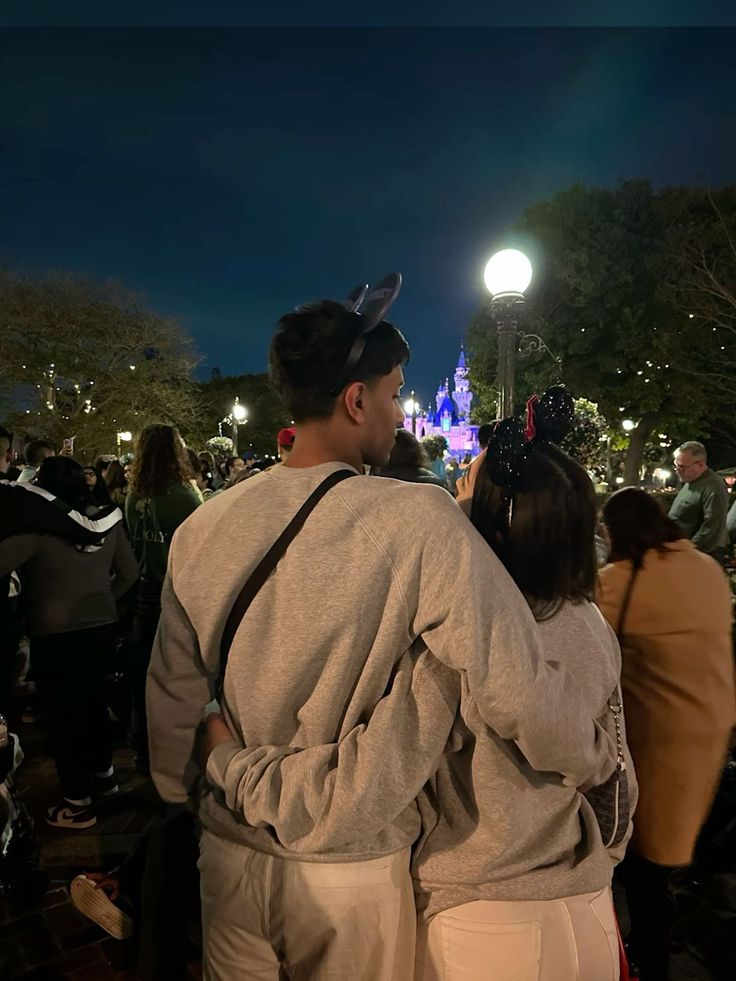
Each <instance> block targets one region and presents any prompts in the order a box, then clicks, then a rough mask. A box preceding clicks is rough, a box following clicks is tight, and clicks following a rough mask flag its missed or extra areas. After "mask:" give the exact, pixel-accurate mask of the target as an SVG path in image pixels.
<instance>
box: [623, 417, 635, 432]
mask: <svg viewBox="0 0 736 981" xmlns="http://www.w3.org/2000/svg"><path fill="white" fill-rule="evenodd" d="M621 425H622V426H623V427H624V429H625V430H626V432H627V433H630V432H633V430H634V429H636V423H635V422H634V420H633V419H624V421H623V422H622V423H621Z"/></svg>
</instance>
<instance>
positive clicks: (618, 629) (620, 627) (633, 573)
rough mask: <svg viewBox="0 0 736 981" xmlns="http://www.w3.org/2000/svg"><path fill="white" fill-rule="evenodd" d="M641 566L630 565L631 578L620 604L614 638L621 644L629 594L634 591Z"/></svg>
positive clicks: (634, 563)
mask: <svg viewBox="0 0 736 981" xmlns="http://www.w3.org/2000/svg"><path fill="white" fill-rule="evenodd" d="M640 568H641V566H639V565H637V563H636V562H633V563H632V568H631V578H630V579H629V584H628V586H627V587H626V592H625V593H624V601H623V603H622V604H621V612H620V613H619V616H618V626H617V627H616V636H617V637H618V640H619V643H621V635H622V634H623V632H624V623H625V622H626V614H627V613H628V612H629V603H630V602H631V594H632V593H633V591H634V583H635V581H636V577H637V576H638V575H639V569H640Z"/></svg>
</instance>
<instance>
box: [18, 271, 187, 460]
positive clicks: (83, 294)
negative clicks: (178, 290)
mask: <svg viewBox="0 0 736 981" xmlns="http://www.w3.org/2000/svg"><path fill="white" fill-rule="evenodd" d="M0 323H1V325H2V330H0V387H1V388H2V391H3V394H4V396H5V397H6V398H7V399H8V400H9V401H10V403H11V404H12V405H13V407H14V409H13V411H12V412H11V415H10V417H9V418H8V424H9V425H10V426H11V427H13V428H14V429H15V430H16V431H20V432H23V433H25V434H26V435H28V436H44V437H46V438H48V439H50V440H51V441H52V442H54V443H55V444H56V446H57V447H61V443H62V440H63V438H64V437H66V436H76V438H77V441H76V446H75V450H76V454H77V455H78V456H80V457H82V458H85V459H92V458H93V457H94V456H96V455H97V454H99V453H106V452H111V451H113V450H114V449H115V447H116V434H117V433H118V432H120V431H122V432H125V431H130V432H132V433H134V434H135V433H136V432H138V431H139V430H140V429H142V428H143V427H144V426H145V425H147V424H149V423H153V422H171V423H174V424H176V425H177V426H178V427H179V428H180V430H181V432H182V435H184V437H185V438H186V437H187V436H188V435H189V434H190V433H191V432H193V431H194V429H195V428H196V426H197V421H198V416H199V413H200V410H201V406H200V397H199V393H198V390H197V387H196V385H195V383H194V380H193V378H192V372H193V370H194V368H195V366H196V364H197V362H198V360H199V358H198V355H197V353H196V351H195V349H194V345H193V342H192V340H191V339H190V338H189V337H188V336H187V335H186V334H185V333H184V331H183V330H182V329H181V328H180V327H179V325H178V324H177V323H176V322H175V321H174V320H172V319H170V318H167V317H161V316H159V315H157V314H154V313H152V312H151V311H149V310H147V309H146V308H145V307H144V305H143V303H142V301H141V300H140V298H138V297H136V296H134V295H133V294H131V293H129V292H127V291H125V290H124V289H123V288H122V287H120V286H119V285H117V284H115V283H104V284H101V283H93V282H89V281H86V280H81V279H75V278H73V277H71V276H66V275H61V274H52V275H48V276H46V277H44V278H41V279H32V278H29V277H26V276H22V275H19V274H14V273H11V272H8V271H0Z"/></svg>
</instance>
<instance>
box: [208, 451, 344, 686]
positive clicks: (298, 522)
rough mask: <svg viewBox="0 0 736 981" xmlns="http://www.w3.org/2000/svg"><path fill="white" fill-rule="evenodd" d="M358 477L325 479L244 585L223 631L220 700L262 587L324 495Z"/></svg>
mask: <svg viewBox="0 0 736 981" xmlns="http://www.w3.org/2000/svg"><path fill="white" fill-rule="evenodd" d="M357 476H358V475H357V473H356V472H355V471H354V470H335V471H334V472H333V473H331V474H330V475H329V476H328V477H326V478H325V479H324V480H323V481H322V483H321V484H320V485H319V487H317V488H316V490H314V491H312V493H311V494H310V495H309V497H308V498H307V499H306V501H305V502H304V504H302V506H301V507H300V508H299V510H298V511H297V513H296V514H295V515H294V517H293V518H292V519H291V521H290V522H289V524H288V525H287V526H286V528H284V530H283V531H282V532H281V534H280V535H279V537H278V538H277V539H276V541H275V542H274V543H273V545H272V546H271V548H270V549H269V550H268V551H267V552H266V554H265V555H264V557H263V558H262V559H261V561H260V562H259V563H258V565H257V566H256V567H255V569H254V570H253V572H252V573H251V574H250V576H249V577H248V579H247V580H246V582H245V585H244V586H243V588H242V589H241V590H240V592H239V593H238V597H237V599H236V600H235V602H234V603H233V608H232V610H230V615H229V616H228V618H227V622H226V623H225V629H224V630H223V632H222V640H221V641H220V667H219V671H218V682H217V697H218V698H220V697H221V695H222V686H223V684H224V682H225V671H226V670H227V660H228V656H229V654H230V647H231V645H232V642H233V640H234V638H235V634H236V633H237V631H238V627H239V626H240V623H241V621H242V619H243V617H244V616H245V614H246V612H247V610H248V607H249V606H250V605H251V603H252V602H253V600H254V599H255V598H256V596H257V595H258V593H259V591H260V589H261V587H262V586H263V584H264V583H265V582H266V580H267V579H268V577H269V576H270V575H271V573H272V572H273V570H274V569H275V568H276V566H277V565H278V564H279V562H280V561H281V559H282V558H283V557H284V554H285V552H286V550H287V548H288V547H289V545H291V543H292V542H293V541H294V539H295V538H296V536H297V535H298V534H299V532H300V531H301V530H302V528H303V527H304V522H305V521H306V520H307V518H308V517H309V515H310V514H311V513H312V511H313V510H314V509H315V507H316V506H317V505H318V504H319V502H320V501H321V500H322V498H323V497H324V496H325V494H326V493H327V492H328V491H329V490H332V488H333V487H334V486H335V484H339V483H340V482H341V481H343V480H347V478H348V477H357Z"/></svg>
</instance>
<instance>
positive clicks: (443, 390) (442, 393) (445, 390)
mask: <svg viewBox="0 0 736 981" xmlns="http://www.w3.org/2000/svg"><path fill="white" fill-rule="evenodd" d="M449 394H450V380H449V378H445V383H444V385H443V384H442V382H440V385H439V388H438V389H437V395H436V396H435V400H436V402H437V411H438V412H439V411H440V406H441V405H442V403H443V402H444V401H445V399H446V398H447V397H448V395H449Z"/></svg>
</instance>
